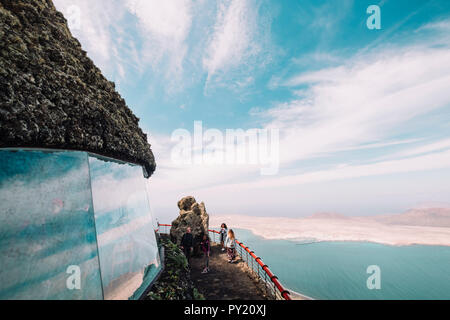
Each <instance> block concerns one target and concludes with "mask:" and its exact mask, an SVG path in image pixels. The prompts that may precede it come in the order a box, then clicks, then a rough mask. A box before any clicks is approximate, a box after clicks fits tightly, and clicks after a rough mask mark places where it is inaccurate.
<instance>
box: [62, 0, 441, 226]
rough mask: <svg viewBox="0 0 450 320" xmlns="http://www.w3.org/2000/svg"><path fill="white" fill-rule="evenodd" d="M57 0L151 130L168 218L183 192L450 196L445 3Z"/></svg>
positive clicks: (218, 196)
mask: <svg viewBox="0 0 450 320" xmlns="http://www.w3.org/2000/svg"><path fill="white" fill-rule="evenodd" d="M54 3H55V5H56V7H57V9H58V10H60V11H62V12H63V13H64V15H65V16H66V18H67V19H68V22H69V26H70V29H71V31H72V33H73V35H74V36H75V37H76V38H78V40H79V41H80V43H81V44H82V47H83V49H84V50H86V51H87V53H88V55H89V57H90V58H91V59H92V60H93V61H94V62H95V64H96V65H97V66H98V67H99V68H100V69H101V70H102V72H103V74H104V75H105V76H106V77H107V78H108V79H109V80H111V81H114V82H115V83H116V88H117V90H118V91H119V93H120V94H121V95H122V96H123V98H124V99H125V100H126V102H127V105H128V106H129V107H130V109H131V110H132V111H133V112H134V113H135V114H136V115H137V116H138V117H139V118H140V126H141V128H142V129H143V130H144V132H146V133H147V134H148V139H149V142H150V144H151V145H152V150H153V152H154V153H155V157H156V162H157V170H156V172H155V174H154V175H153V176H152V177H151V178H150V179H149V181H148V190H149V197H150V201H151V205H152V210H153V211H154V212H153V214H154V215H155V216H156V217H158V219H159V220H160V222H161V223H164V222H165V223H167V222H170V221H171V220H172V219H173V218H175V217H176V216H177V215H178V208H177V205H176V204H177V201H178V200H179V199H180V198H181V197H183V196H187V195H192V196H194V197H195V198H196V199H197V200H198V201H204V202H205V204H206V208H207V211H208V212H209V213H210V214H218V215H224V214H241V215H252V216H283V217H302V216H307V215H311V214H313V213H316V212H333V213H340V214H345V215H360V216H365V215H375V214H387V213H401V212H403V211H406V210H408V209H410V208H414V207H423V206H448V205H449V204H450V2H449V1H447V0H430V1H423V0H381V1H380V0H367V1H366V0H353V1H352V0H341V1H324V0H296V1H294V0H290V1H277V0H261V1H256V0H215V1H212V0H168V1H154V0H120V1H119V0H96V1H90V0H54ZM371 5H377V6H378V7H379V8H380V15H379V17H380V20H379V21H380V27H381V28H380V29H370V28H369V27H368V23H367V21H368V19H369V20H370V18H371V16H372V14H373V13H374V12H371V11H370V12H369V13H368V11H367V9H368V7H369V6H371ZM196 128H197V129H199V128H201V129H202V132H203V135H200V140H201V141H200V140H198V139H197V138H196V137H198V135H196V134H195V132H196V131H195V129H196ZM229 130H243V131H245V132H258V136H257V144H255V145H251V143H250V142H249V141H250V140H227V137H228V136H227V133H228V131H229ZM248 130H250V131H248ZM252 130H257V131H252ZM189 133H190V134H191V136H190V137H189V136H187V134H189ZM264 133H265V134H266V138H264ZM183 134H184V136H183ZM187 138H190V140H187ZM196 139H197V140H196ZM249 146H254V147H255V149H251V147H249ZM233 148H235V149H233ZM180 150H181V151H180ZM183 150H184V151H183ZM186 150H188V152H185V151H186ZM230 150H235V152H236V153H231V151H230ZM239 150H240V151H242V150H244V151H243V152H247V153H245V154H246V155H247V156H246V157H245V159H243V160H242V161H237V160H236V161H230V162H226V161H225V162H221V161H216V162H214V161H211V159H212V158H214V156H218V158H214V159H216V160H217V159H221V158H220V157H226V155H234V156H236V155H237V154H239ZM251 150H257V153H254V155H257V159H254V160H255V161H251V158H250V156H249V155H250V154H252V153H251V152H252V151H251ZM208 157H209V158H208ZM183 159H184V160H186V161H182V160H183ZM205 159H206V160H205ZM208 159H209V160H208ZM233 159H236V158H233ZM263 167H265V168H268V167H270V168H271V169H273V170H268V171H269V173H267V171H266V172H265V173H264V170H262V168H263Z"/></svg>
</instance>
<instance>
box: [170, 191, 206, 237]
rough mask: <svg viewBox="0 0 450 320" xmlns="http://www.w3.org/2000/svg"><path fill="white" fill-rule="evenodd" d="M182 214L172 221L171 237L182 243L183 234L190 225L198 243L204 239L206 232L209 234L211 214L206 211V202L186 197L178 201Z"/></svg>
mask: <svg viewBox="0 0 450 320" xmlns="http://www.w3.org/2000/svg"><path fill="white" fill-rule="evenodd" d="M178 208H179V209H180V215H179V216H178V218H176V219H175V220H174V221H173V222H172V228H171V229H170V237H171V239H172V241H174V242H175V243H177V244H180V242H181V238H182V237H183V234H185V233H186V230H187V228H188V227H190V228H191V230H192V235H193V237H194V242H195V244H196V245H197V244H198V243H200V241H201V240H202V237H203V235H204V234H208V228H209V215H208V213H207V212H206V208H205V204H204V203H203V202H202V203H197V201H196V200H195V198H194V197H185V198H183V199H181V200H180V201H178Z"/></svg>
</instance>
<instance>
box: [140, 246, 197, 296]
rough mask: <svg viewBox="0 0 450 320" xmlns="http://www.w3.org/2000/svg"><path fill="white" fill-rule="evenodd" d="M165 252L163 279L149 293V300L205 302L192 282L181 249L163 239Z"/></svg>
mask: <svg viewBox="0 0 450 320" xmlns="http://www.w3.org/2000/svg"><path fill="white" fill-rule="evenodd" d="M161 244H162V245H163V246H164V250H165V266H164V271H163V273H162V274H161V277H160V278H159V279H158V281H157V282H156V283H155V284H154V285H153V288H152V290H151V291H150V292H149V293H148V295H147V298H148V299H149V300H204V299H205V298H204V297H203V295H202V294H200V293H199V292H198V290H197V288H195V287H194V284H193V282H192V280H191V276H190V271H189V267H188V262H187V259H186V257H185V255H184V254H183V252H182V251H181V250H180V248H179V247H178V246H177V245H176V244H174V243H173V242H172V241H170V240H168V239H165V238H163V239H161Z"/></svg>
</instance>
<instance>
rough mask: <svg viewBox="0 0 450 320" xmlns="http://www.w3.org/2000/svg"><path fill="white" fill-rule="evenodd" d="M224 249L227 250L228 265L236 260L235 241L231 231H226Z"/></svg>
mask: <svg viewBox="0 0 450 320" xmlns="http://www.w3.org/2000/svg"><path fill="white" fill-rule="evenodd" d="M225 247H226V248H227V254H228V263H233V262H234V259H235V258H236V239H235V237H234V232H233V230H232V229H230V230H229V231H228V234H227V240H226V241H225Z"/></svg>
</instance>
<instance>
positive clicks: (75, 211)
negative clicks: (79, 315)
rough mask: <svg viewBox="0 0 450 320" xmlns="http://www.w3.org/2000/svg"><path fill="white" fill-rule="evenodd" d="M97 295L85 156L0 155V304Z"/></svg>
mask: <svg viewBox="0 0 450 320" xmlns="http://www.w3.org/2000/svg"><path fill="white" fill-rule="evenodd" d="M70 266H76V267H78V268H79V270H80V271H81V272H80V280H81V281H80V288H79V289H78V288H73V287H70V286H68V285H67V280H68V279H69V278H70V276H71V274H68V273H67V271H68V268H69V267H70ZM102 298H103V293H102V285H101V277H100V268H99V260H98V255H97V243H96V232H95V223H94V212H93V205H92V196H91V189H90V180H89V167H88V160H87V154H86V153H84V152H38V151H17V152H12V151H0V299H102Z"/></svg>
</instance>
